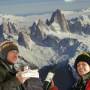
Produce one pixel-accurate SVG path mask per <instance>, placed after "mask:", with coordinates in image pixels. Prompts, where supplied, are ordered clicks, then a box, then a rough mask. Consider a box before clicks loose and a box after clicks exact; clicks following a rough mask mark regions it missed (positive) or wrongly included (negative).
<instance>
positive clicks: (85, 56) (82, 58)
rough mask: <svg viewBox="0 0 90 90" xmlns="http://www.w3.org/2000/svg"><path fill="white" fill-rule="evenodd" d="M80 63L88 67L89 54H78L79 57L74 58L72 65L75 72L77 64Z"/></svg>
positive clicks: (89, 62) (89, 63)
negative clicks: (84, 63)
mask: <svg viewBox="0 0 90 90" xmlns="http://www.w3.org/2000/svg"><path fill="white" fill-rule="evenodd" d="M80 61H83V62H86V63H87V64H88V65H90V53H88V52H84V53H82V54H80V55H79V56H78V57H77V58H76V60H75V63H74V68H75V69H76V70H77V64H78V63H79V62H80Z"/></svg>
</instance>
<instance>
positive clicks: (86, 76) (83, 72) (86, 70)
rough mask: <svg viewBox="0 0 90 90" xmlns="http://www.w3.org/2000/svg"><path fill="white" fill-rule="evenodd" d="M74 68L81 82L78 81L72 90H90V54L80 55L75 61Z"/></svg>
mask: <svg viewBox="0 0 90 90" xmlns="http://www.w3.org/2000/svg"><path fill="white" fill-rule="evenodd" d="M74 67H75V69H76V72H77V74H78V76H79V80H77V81H76V83H75V84H74V85H73V87H72V89H71V90H90V53H88V52H84V53H82V54H80V55H79V56H78V57H77V58H76V60H75V63H74Z"/></svg>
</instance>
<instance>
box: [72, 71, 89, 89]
mask: <svg viewBox="0 0 90 90" xmlns="http://www.w3.org/2000/svg"><path fill="white" fill-rule="evenodd" d="M88 82H89V83H88ZM87 84H88V85H90V72H89V73H87V74H86V75H84V76H83V77H82V78H80V79H79V80H78V81H77V82H76V83H75V84H74V85H73V89H71V90H86V88H87V86H88V85H87ZM89 89H90V86H89Z"/></svg>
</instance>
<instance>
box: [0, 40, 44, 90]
mask: <svg viewBox="0 0 90 90" xmlns="http://www.w3.org/2000/svg"><path fill="white" fill-rule="evenodd" d="M18 56H19V50H18V47H17V45H16V44H15V43H14V42H12V41H4V42H2V43H1V44H0V90H43V89H42V85H41V84H39V83H40V81H39V80H38V79H34V78H33V79H32V80H30V79H29V77H23V75H22V73H21V72H20V71H18V72H17V71H16V70H15V68H14V64H15V63H17V61H18ZM26 72H27V70H26V71H24V72H23V73H26ZM35 84H36V86H35Z"/></svg>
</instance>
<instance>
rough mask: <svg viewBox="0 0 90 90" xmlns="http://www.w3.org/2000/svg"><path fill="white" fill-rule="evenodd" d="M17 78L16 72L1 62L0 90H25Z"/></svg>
mask: <svg viewBox="0 0 90 90" xmlns="http://www.w3.org/2000/svg"><path fill="white" fill-rule="evenodd" d="M15 76H16V72H15V70H13V68H11V67H10V65H9V64H7V63H5V62H3V61H2V60H0V90H23V89H22V86H21V84H20V83H19V81H18V80H17V79H16V77H15Z"/></svg>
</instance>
